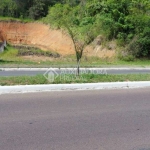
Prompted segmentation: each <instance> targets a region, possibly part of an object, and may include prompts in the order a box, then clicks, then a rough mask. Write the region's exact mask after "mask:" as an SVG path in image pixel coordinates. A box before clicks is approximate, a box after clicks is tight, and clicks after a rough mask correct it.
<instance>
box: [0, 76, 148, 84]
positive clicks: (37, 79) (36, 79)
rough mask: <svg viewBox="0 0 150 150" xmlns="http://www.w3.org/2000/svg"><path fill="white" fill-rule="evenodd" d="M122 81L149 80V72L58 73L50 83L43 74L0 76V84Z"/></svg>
mask: <svg viewBox="0 0 150 150" xmlns="http://www.w3.org/2000/svg"><path fill="white" fill-rule="evenodd" d="M124 81H150V75H149V74H134V75H131V74H130V75H98V74H82V75H80V77H79V76H78V77H77V76H75V75H64V76H61V75H59V76H58V77H57V78H56V79H55V80H54V82H52V83H50V82H49V81H48V80H47V79H46V78H45V77H44V76H43V75H36V76H30V77H29V76H20V77H0V85H1V86H4V85H32V84H60V83H61V84H65V83H97V82H124Z"/></svg>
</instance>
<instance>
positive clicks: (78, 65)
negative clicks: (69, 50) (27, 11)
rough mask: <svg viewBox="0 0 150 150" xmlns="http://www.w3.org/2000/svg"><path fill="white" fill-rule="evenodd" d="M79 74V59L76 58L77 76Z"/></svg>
mask: <svg viewBox="0 0 150 150" xmlns="http://www.w3.org/2000/svg"><path fill="white" fill-rule="evenodd" d="M79 75H80V60H77V76H79Z"/></svg>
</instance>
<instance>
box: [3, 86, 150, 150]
mask: <svg viewBox="0 0 150 150" xmlns="http://www.w3.org/2000/svg"><path fill="white" fill-rule="evenodd" d="M149 91H150V89H133V90H131V89H130V90H128V89H126V90H97V91H75V92H73V91H69V92H68V91H66V92H48V93H32V94H14V95H0V150H150V92H149Z"/></svg>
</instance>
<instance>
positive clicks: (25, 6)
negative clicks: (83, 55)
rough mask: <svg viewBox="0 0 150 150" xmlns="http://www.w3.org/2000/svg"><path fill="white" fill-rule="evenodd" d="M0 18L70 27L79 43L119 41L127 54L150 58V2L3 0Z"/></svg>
mask: <svg viewBox="0 0 150 150" xmlns="http://www.w3.org/2000/svg"><path fill="white" fill-rule="evenodd" d="M0 16H12V17H21V18H24V17H28V18H32V19H39V18H42V17H44V16H46V17H45V18H43V21H44V22H45V23H48V24H51V26H52V25H53V26H54V27H57V28H62V27H66V26H67V27H69V28H70V29H71V30H72V31H75V32H77V33H78V35H79V39H81V40H82V39H83V38H84V39H86V40H87V42H89V43H90V42H91V41H92V40H93V39H94V38H95V37H97V36H98V35H102V36H103V37H104V38H105V40H113V39H115V40H117V42H118V44H119V45H120V46H122V47H124V51H125V53H124V54H129V55H132V56H134V57H150V0H1V5H0Z"/></svg>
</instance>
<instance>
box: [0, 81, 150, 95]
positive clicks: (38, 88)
mask: <svg viewBox="0 0 150 150" xmlns="http://www.w3.org/2000/svg"><path fill="white" fill-rule="evenodd" d="M146 87H150V81H141V82H111V83H110V82H109V83H108V82H107V83H85V84H49V85H20V86H0V94H6V93H28V92H44V91H64V90H96V89H124V88H146Z"/></svg>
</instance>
